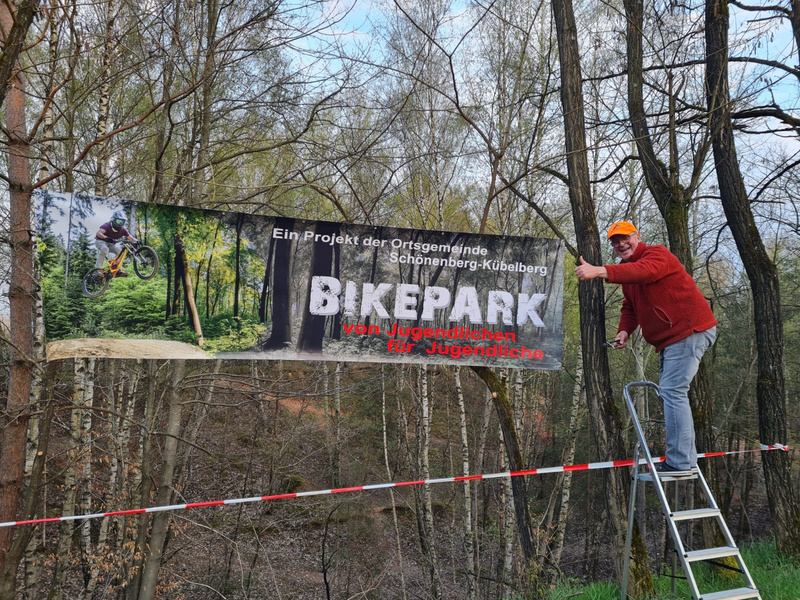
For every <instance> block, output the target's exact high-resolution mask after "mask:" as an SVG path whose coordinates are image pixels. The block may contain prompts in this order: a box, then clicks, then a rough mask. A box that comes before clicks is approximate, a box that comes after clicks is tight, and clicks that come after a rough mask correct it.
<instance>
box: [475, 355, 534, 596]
mask: <svg viewBox="0 0 800 600" xmlns="http://www.w3.org/2000/svg"><path fill="white" fill-rule="evenodd" d="M472 370H473V371H475V373H477V375H478V377H480V378H481V379H482V380H483V382H484V383H485V384H486V387H488V388H489V390H490V391H491V392H492V403H493V404H494V407H495V410H496V411H497V416H498V418H499V420H500V428H501V430H502V432H503V444H504V445H505V450H506V455H507V456H508V464H509V468H510V469H511V470H512V471H522V470H524V468H525V467H524V466H523V460H522V452H521V450H520V446H519V437H518V435H517V428H516V425H515V423H514V410H513V408H512V407H511V402H510V401H509V399H508V391H507V389H506V386H505V383H504V382H503V381H501V380H500V378H499V377H497V374H496V373H495V372H494V371H493V370H492V369H490V368H488V367H472ZM511 488H512V491H513V494H514V511H515V513H516V516H517V533H518V534H519V538H520V544H521V545H522V552H523V555H524V556H525V562H526V563H527V568H528V569H530V568H535V565H536V561H535V559H536V548H535V546H534V543H533V524H532V522H531V515H530V512H528V490H527V486H526V483H525V478H524V477H512V478H511ZM527 575H528V579H529V580H530V581H531V582H534V581H536V580H537V579H538V574H537V573H528V574H527Z"/></svg>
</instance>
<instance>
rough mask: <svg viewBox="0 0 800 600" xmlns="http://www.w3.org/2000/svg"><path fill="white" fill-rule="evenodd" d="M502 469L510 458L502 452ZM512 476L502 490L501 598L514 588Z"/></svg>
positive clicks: (501, 431)
mask: <svg viewBox="0 0 800 600" xmlns="http://www.w3.org/2000/svg"><path fill="white" fill-rule="evenodd" d="M500 443H501V444H502V445H503V446H505V440H504V439H503V430H502V428H501V429H500ZM500 470H501V471H507V470H508V458H507V457H506V455H505V454H503V453H500ZM511 479H512V478H511V477H506V478H505V479H504V480H503V487H502V488H501V492H500V506H501V507H502V514H503V536H502V539H503V560H502V564H501V568H500V569H498V570H499V571H500V581H501V584H500V585H499V586H498V592H500V596H499V597H500V598H505V597H506V595H508V594H509V593H510V591H511V589H512V588H509V583H510V581H511V575H512V567H513V564H514V562H513V561H514V554H513V551H514V491H513V489H512V486H511Z"/></svg>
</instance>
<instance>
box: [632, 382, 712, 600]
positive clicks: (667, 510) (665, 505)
mask: <svg viewBox="0 0 800 600" xmlns="http://www.w3.org/2000/svg"><path fill="white" fill-rule="evenodd" d="M633 387H645V388H651V389H652V390H654V391H655V393H656V395H657V396H658V397H659V399H660V398H661V394H660V391H659V389H658V386H657V385H656V384H655V383H653V382H652V381H633V382H631V383H629V384H627V385H626V386H625V387H624V388H623V393H622V395H623V397H624V398H625V404H626V405H627V407H628V412H629V413H630V415H631V422H632V423H633V427H634V430H635V431H636V437H637V439H638V440H639V444H640V446H641V448H642V451H643V452H644V456H645V460H646V461H647V467H648V469H649V471H650V477H651V478H652V480H653V483H654V484H655V485H654V486H653V487H654V488H655V490H656V494H657V495H658V500H659V502H660V503H661V508H662V511H663V512H664V516H665V517H666V519H667V526H668V528H669V530H670V535H671V536H672V540H673V548H674V550H675V552H676V553H677V554H678V558H679V559H680V563H681V567H682V568H683V571H684V574H685V575H686V579H687V583H689V589H690V590H691V592H692V598H693V600H698V598H699V592H698V587H697V581H696V580H695V578H694V573H692V568H691V565H690V564H689V563H688V561H687V560H686V556H685V555H686V549H685V548H684V545H683V540H681V536H680V533H679V532H678V527H677V525H676V524H675V521H673V520H672V518H671V516H670V515H671V514H672V508H671V507H670V503H669V500H667V495H666V492H665V491H664V486H663V484H662V482H661V480H660V479H659V477H658V474H657V473H656V466H655V463H654V462H653V455H652V454H651V452H650V447H649V446H648V445H647V440H646V438H645V435H644V429H643V428H642V424H641V422H640V421H639V414H638V413H637V411H636V407H635V405H634V403H633V398H632V397H631V393H630V389H631V388H633ZM633 469H634V476H636V473H637V472H638V469H639V465H638V460H637V461H635V462H634V464H633ZM673 575H674V573H673ZM626 592H627V590H623V593H626Z"/></svg>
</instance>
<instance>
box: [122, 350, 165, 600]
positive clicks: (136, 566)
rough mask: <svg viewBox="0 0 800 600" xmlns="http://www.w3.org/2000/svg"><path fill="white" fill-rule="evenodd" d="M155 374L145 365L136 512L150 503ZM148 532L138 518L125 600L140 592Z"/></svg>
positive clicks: (143, 519) (155, 367)
mask: <svg viewBox="0 0 800 600" xmlns="http://www.w3.org/2000/svg"><path fill="white" fill-rule="evenodd" d="M157 373H158V365H157V363H156V361H154V360H151V361H148V363H147V394H146V398H145V407H144V425H145V426H144V428H143V429H144V430H143V432H142V434H141V442H140V446H139V465H140V468H139V473H140V474H141V475H140V477H139V478H138V484H139V494H138V508H143V507H146V506H148V505H149V503H150V491H151V483H150V482H151V479H152V470H153V465H152V456H151V454H152V453H151V448H152V445H153V438H152V432H153V430H154V429H155V421H156V376H157ZM147 532H148V519H147V517H146V516H141V517H139V523H138V531H137V535H136V544H135V546H134V553H133V562H132V565H131V571H132V572H133V577H132V578H131V582H130V584H129V585H128V590H127V600H138V598H139V590H140V588H141V580H142V571H143V569H144V560H145V555H146V553H147Z"/></svg>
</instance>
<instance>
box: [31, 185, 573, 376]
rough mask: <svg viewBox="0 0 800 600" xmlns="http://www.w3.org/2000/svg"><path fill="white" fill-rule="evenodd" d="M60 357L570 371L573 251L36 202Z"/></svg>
mask: <svg viewBox="0 0 800 600" xmlns="http://www.w3.org/2000/svg"><path fill="white" fill-rule="evenodd" d="M36 207H37V214H36V223H37V229H38V233H39V250H40V253H39V255H40V265H41V273H42V282H43V283H42V289H43V299H44V308H45V324H46V331H47V340H48V342H53V343H49V344H48V356H49V357H50V358H53V357H55V356H109V357H120V356H124V357H130V358H201V357H212V356H213V357H216V358H243V359H253V358H271V359H303V360H305V359H313V360H337V361H338V360H342V361H367V362H376V361H377V362H409V363H438V364H454V365H487V366H502V367H515V368H531V369H558V368H560V367H561V339H562V332H561V308H562V292H563V260H564V252H563V245H562V244H561V243H560V242H559V241H558V240H553V239H540V238H524V237H510V236H494V235H474V234H467V233H453V232H445V231H423V230H415V229H399V228H392V227H372V226H367V225H351V224H346V223H331V222H325V221H307V220H299V219H289V218H282V217H270V216H261V215H250V214H244V213H235V212H223V211H212V210H199V209H194V208H185V207H176V206H164V205H155V204H146V203H134V202H128V201H122V200H119V199H112V198H98V197H93V196H81V195H77V194H76V195H72V194H54V193H46V192H45V193H39V194H37V203H36Z"/></svg>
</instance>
